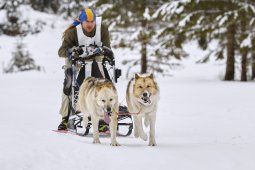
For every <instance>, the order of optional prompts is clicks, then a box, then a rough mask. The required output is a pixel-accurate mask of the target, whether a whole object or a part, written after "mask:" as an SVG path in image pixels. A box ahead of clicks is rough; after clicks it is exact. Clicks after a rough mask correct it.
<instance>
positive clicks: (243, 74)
mask: <svg viewBox="0 0 255 170" xmlns="http://www.w3.org/2000/svg"><path fill="white" fill-rule="evenodd" d="M247 53H248V51H247V49H244V50H243V52H242V70H241V81H247Z"/></svg>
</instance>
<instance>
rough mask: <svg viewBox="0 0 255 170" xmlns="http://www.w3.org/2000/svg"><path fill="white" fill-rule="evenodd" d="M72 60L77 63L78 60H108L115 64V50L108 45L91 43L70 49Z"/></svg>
mask: <svg viewBox="0 0 255 170" xmlns="http://www.w3.org/2000/svg"><path fill="white" fill-rule="evenodd" d="M68 51H69V53H70V55H71V59H72V61H73V62H74V63H75V62H76V61H81V62H85V61H92V60H96V61H98V62H99V61H108V62H109V63H110V64H111V65H114V64H115V59H114V56H113V52H112V50H111V49H110V48H108V47H105V46H103V47H101V46H97V45H89V46H84V45H81V46H77V47H73V48H71V49H70V50H68Z"/></svg>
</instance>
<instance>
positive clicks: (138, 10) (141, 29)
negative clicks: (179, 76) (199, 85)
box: [96, 0, 167, 73]
mask: <svg viewBox="0 0 255 170" xmlns="http://www.w3.org/2000/svg"><path fill="white" fill-rule="evenodd" d="M162 3H164V1H162V0H161V1H153V0H145V1H140V0H134V1H129V0H118V1H113V0H104V1H98V3H97V4H96V6H97V9H99V11H101V13H102V16H103V18H104V20H105V21H106V23H107V24H108V25H110V28H111V29H112V30H115V31H118V33H117V36H118V38H117V41H114V43H115V45H114V46H115V47H126V48H130V49H135V50H137V49H139V50H140V54H141V58H140V59H131V60H125V61H124V62H123V64H128V65H129V70H130V69H132V68H133V67H134V66H137V65H140V72H141V73H146V72H161V73H162V72H163V69H161V68H160V64H162V65H164V64H165V65H167V64H166V63H165V62H161V61H160V59H161V58H159V57H158V56H157V54H159V49H157V48H155V46H157V44H158V43H159V42H158V41H156V39H155V35H156V31H157V30H158V29H159V28H160V24H161V23H160V22H155V20H154V18H152V15H153V13H154V12H155V11H156V10H157V9H158V7H159V6H160V5H161V4H162ZM120 33H121V34H120ZM157 47H158V46H157ZM158 48H159V47H158ZM156 51H157V53H156ZM157 57H158V58H157Z"/></svg>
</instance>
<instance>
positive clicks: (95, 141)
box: [93, 139, 101, 144]
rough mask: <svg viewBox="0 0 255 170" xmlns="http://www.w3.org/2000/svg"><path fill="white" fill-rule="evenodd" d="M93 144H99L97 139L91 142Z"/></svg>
mask: <svg viewBox="0 0 255 170" xmlns="http://www.w3.org/2000/svg"><path fill="white" fill-rule="evenodd" d="M93 143H94V144H101V142H100V140H99V139H94V140H93Z"/></svg>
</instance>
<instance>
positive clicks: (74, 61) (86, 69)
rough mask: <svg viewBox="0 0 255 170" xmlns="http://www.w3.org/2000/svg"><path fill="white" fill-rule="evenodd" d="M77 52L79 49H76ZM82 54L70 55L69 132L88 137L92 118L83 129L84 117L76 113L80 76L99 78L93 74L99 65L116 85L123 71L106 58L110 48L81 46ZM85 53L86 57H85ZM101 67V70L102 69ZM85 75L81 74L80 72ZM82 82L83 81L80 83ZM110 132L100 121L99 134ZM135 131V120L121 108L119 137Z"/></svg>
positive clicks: (106, 76)
mask: <svg viewBox="0 0 255 170" xmlns="http://www.w3.org/2000/svg"><path fill="white" fill-rule="evenodd" d="M76 50H77V49H76ZM78 50H80V52H79V53H80V54H81V53H82V55H78V56H77V51H76V53H75V52H74V51H71V53H70V55H69V61H70V64H71V67H72V89H71V94H70V100H69V109H68V110H69V112H68V115H69V120H68V130H69V131H72V132H75V133H76V134H78V135H79V136H87V135H88V134H89V132H90V129H91V128H92V123H91V118H90V117H88V125H87V127H83V115H82V113H79V112H77V111H76V104H77V102H78V96H79V87H80V85H81V83H79V81H77V78H80V77H81V76H80V74H84V78H87V77H89V76H93V77H96V78H98V77H97V76H98V73H93V71H94V70H92V67H93V64H95V63H97V65H98V68H99V70H98V71H100V69H101V73H102V70H103V71H104V78H107V79H109V80H111V81H112V82H113V83H114V84H115V83H117V80H118V78H119V77H120V76H121V70H120V69H118V68H116V67H115V60H114V59H110V58H108V57H107V56H104V52H105V50H110V49H109V48H107V47H106V48H104V47H99V46H96V45H90V46H79V49H78ZM84 53H85V55H84ZM100 66H101V68H100ZM81 71H82V72H83V73H80V72H81ZM78 76H79V77H78ZM80 82H82V81H80ZM107 130H108V131H109V124H107V123H106V122H104V121H103V120H100V122H99V133H105V132H106V131H107ZM132 130H133V120H132V117H131V115H130V114H129V112H128V109H127V107H126V106H120V107H119V116H118V124H117V135H118V136H129V135H130V134H131V133H132Z"/></svg>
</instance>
